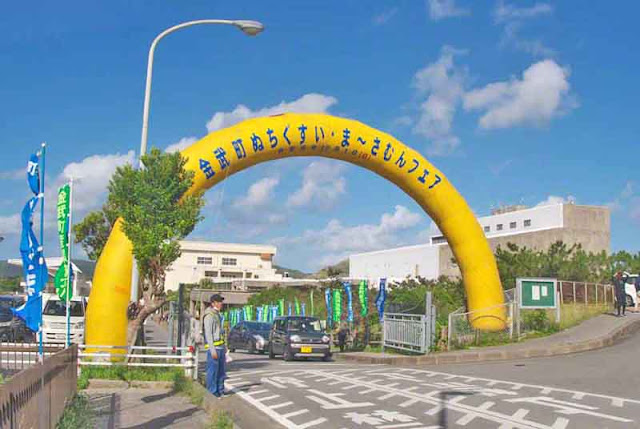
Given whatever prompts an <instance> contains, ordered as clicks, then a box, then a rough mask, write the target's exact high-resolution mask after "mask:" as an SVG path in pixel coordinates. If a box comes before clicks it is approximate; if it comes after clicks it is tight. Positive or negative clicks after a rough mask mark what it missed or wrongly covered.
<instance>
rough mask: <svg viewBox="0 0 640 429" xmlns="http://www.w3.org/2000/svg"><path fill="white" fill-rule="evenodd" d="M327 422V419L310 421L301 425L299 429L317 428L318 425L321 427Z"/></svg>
mask: <svg viewBox="0 0 640 429" xmlns="http://www.w3.org/2000/svg"><path fill="white" fill-rule="evenodd" d="M326 421H327V419H325V418H324V417H321V418H319V419H316V420H313V421H310V422H308V423H305V424H302V425H299V426H298V429H305V428H310V427H311V426H316V425H319V424H320V423H324V422H326Z"/></svg>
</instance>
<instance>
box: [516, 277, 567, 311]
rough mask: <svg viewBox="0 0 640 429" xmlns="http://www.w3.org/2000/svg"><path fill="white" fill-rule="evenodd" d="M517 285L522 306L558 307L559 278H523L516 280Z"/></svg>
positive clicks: (532, 307)
mask: <svg viewBox="0 0 640 429" xmlns="http://www.w3.org/2000/svg"><path fill="white" fill-rule="evenodd" d="M516 285H517V288H518V289H517V293H518V306H519V307H520V308H525V309H529V308H531V309H535V308H556V307H557V306H558V280H556V279H542V278H530V279H529V278H521V279H517V280H516Z"/></svg>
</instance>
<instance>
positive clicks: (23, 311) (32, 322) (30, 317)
mask: <svg viewBox="0 0 640 429" xmlns="http://www.w3.org/2000/svg"><path fill="white" fill-rule="evenodd" d="M11 311H12V312H13V314H15V315H16V316H17V317H19V318H20V319H22V320H24V322H25V324H26V325H27V328H29V329H30V330H32V331H33V332H38V330H39V329H40V323H42V295H38V296H34V297H31V296H30V297H28V298H27V302H25V303H24V304H22V305H21V306H20V307H17V308H12V309H11Z"/></svg>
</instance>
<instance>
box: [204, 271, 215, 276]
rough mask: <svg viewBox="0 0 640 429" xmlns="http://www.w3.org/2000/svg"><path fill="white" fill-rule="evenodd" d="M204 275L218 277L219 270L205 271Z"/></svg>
mask: <svg viewBox="0 0 640 429" xmlns="http://www.w3.org/2000/svg"><path fill="white" fill-rule="evenodd" d="M204 276H205V277H218V272H217V271H205V272H204Z"/></svg>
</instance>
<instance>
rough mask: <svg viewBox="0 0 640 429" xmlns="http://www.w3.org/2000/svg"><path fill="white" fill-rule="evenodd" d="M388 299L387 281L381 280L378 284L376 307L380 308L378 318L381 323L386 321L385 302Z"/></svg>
mask: <svg viewBox="0 0 640 429" xmlns="http://www.w3.org/2000/svg"><path fill="white" fill-rule="evenodd" d="M386 299H387V279H386V278H384V279H380V282H379V283H378V296H377V297H376V307H377V308H378V317H380V322H382V321H383V320H384V302H385V301H386Z"/></svg>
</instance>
